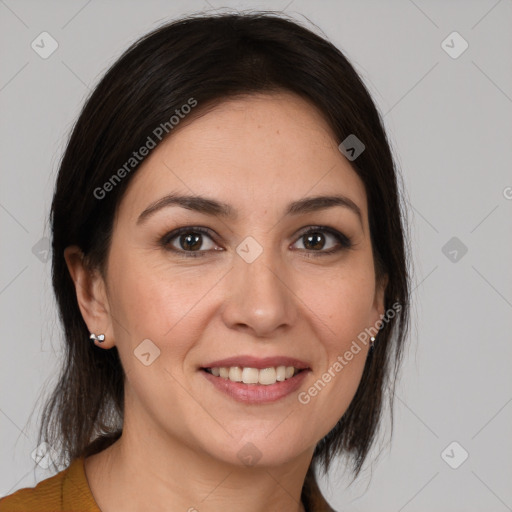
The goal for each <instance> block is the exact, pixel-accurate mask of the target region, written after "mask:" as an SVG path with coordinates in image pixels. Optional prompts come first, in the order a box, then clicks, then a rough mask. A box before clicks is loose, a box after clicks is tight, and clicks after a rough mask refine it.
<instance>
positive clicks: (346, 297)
mask: <svg viewBox="0 0 512 512" xmlns="http://www.w3.org/2000/svg"><path fill="white" fill-rule="evenodd" d="M374 280H375V277H374V274H373V270H372V267H369V266H368V265H364V264H360V265H350V266H349V265H347V266H345V267H340V268H338V269H333V271H332V272H330V273H324V274H323V275H320V274H318V275H317V276H316V279H315V278H314V277H311V276H310V277H309V278H308V280H306V281H303V284H302V286H301V289H300V290H299V292H298V295H299V297H301V298H302V297H304V299H303V300H304V303H305V305H306V306H307V310H310V311H311V313H310V314H309V317H310V319H311V321H312V322H313V323H314V324H315V325H316V326H317V327H318V337H319V339H321V340H323V343H324V345H325V346H326V348H327V350H328V352H329V354H330V358H331V359H332V357H333V354H332V353H333V352H335V353H336V355H337V354H338V353H340V352H344V351H345V350H346V347H348V346H350V344H351V342H352V340H354V339H357V336H358V335H359V334H360V333H361V332H363V331H364V329H365V328H367V327H370V324H369V322H370V318H371V314H372V310H373V304H374V294H375V283H374Z"/></svg>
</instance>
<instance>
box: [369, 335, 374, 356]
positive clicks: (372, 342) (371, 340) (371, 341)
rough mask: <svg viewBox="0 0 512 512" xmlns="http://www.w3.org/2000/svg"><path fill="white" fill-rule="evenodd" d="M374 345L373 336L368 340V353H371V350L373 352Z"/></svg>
mask: <svg viewBox="0 0 512 512" xmlns="http://www.w3.org/2000/svg"><path fill="white" fill-rule="evenodd" d="M374 343H375V336H372V337H371V338H370V352H373V350H374V347H373V344H374Z"/></svg>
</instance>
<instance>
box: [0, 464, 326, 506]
mask: <svg viewBox="0 0 512 512" xmlns="http://www.w3.org/2000/svg"><path fill="white" fill-rule="evenodd" d="M304 486H305V489H306V493H305V495H304V496H303V502H304V506H305V507H306V510H307V512H335V511H334V510H333V509H332V508H331V507H330V506H329V505H328V503H327V502H326V501H325V500H324V498H323V496H322V494H321V492H320V490H319V488H318V486H317V485H316V482H312V481H310V480H309V479H308V478H307V477H306V481H305V484H304ZM0 512H101V510H100V509H99V507H98V505H97V504H96V502H95V501H94V497H93V495H92V493H91V489H90V487H89V484H88V482H87V478H86V476H85V470H84V457H80V458H77V459H75V460H74V461H73V462H71V464H70V465H69V467H68V468H66V469H64V470H62V471H61V472H59V473H57V474H56V475H54V476H52V477H50V478H47V479H46V480H42V481H41V482H39V483H38V484H37V485H36V486H35V487H25V488H23V489H18V490H17V491H15V492H14V493H12V494H9V495H8V496H6V497H5V498H2V499H0Z"/></svg>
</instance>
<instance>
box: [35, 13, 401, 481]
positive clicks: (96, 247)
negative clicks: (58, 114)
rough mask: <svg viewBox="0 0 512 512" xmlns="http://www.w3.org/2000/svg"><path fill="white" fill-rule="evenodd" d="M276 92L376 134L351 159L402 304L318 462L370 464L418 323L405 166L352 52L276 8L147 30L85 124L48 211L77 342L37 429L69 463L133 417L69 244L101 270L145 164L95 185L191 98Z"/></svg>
mask: <svg viewBox="0 0 512 512" xmlns="http://www.w3.org/2000/svg"><path fill="white" fill-rule="evenodd" d="M275 91H288V92H293V93H295V94H297V95H300V96H301V97H303V98H305V99H307V100H308V101H310V102H312V104H314V105H315V106H316V108H317V109H318V111H319V112H320V113H321V114H322V115H323V116H324V118H325V119H326V121H327V122H328V124H329V126H330V128H331V129H332V132H333V134H334V135H335V137H336V138H337V140H338V141H339V142H338V143H340V142H341V141H343V140H344V139H345V138H346V137H347V136H349V135H351V134H354V135H356V136H357V138H359V139H360V140H361V141H362V142H363V143H364V145H365V146H366V148H365V150H364V151H363V153H362V154H361V155H360V156H359V157H358V158H357V159H356V160H354V161H353V162H351V164H352V167H353V169H354V171H355V172H356V173H357V174H358V176H359V177H360V178H361V180H362V181H363V183H364V186H365V189H366V194H367V198H368V213H369V225H370V234H371V242H372V248H373V254H374V260H375V268H376V275H377V278H381V277H382V276H383V275H384V274H387V276H388V278H389V281H388V284H387V288H386V293H385V309H386V311H388V310H390V309H391V308H392V305H393V304H396V303H399V304H400V306H401V310H400V312H399V314H397V315H396V316H394V318H391V319H390V320H389V321H387V322H385V323H384V324H383V327H382V329H381V330H380V332H379V333H378V336H377V341H376V344H375V350H374V351H373V352H370V354H369V355H368V357H367V360H366V365H365V368H364V372H363V375H362V379H361V382H360V385H359V387H358V389H357V392H356V394H355V397H354V399H353V400H352V402H351V404H350V406H349V408H348V410H347V411H346V412H345V414H344V415H343V416H342V417H341V418H340V419H339V421H338V423H337V424H336V426H335V427H334V428H333V429H332V430H331V431H330V432H329V433H328V434H327V435H326V436H325V437H324V438H323V439H322V440H321V441H320V442H319V443H318V444H317V446H316V449H315V452H314V456H313V460H312V463H311V466H310V471H309V472H308V478H311V476H310V473H311V471H312V468H314V467H316V465H317V464H318V463H320V464H321V465H322V467H323V469H324V471H326V470H327V469H328V467H329V464H330V462H331V461H332V459H333V457H334V456H336V455H338V454H346V455H348V456H350V457H351V458H352V462H353V469H354V474H355V475H357V474H358V473H359V471H360V469H361V466H362V464H363V462H364V460H365V457H366V456H367V454H368V451H369V449H370V447H371V445H372V443H373V442H374V438H375V435H376V432H377V427H378V425H379V421H380V417H381V412H382V408H383V403H384V396H385V392H386V390H389V391H390V398H391V399H392V396H393V389H394V384H395V380H396V375H397V372H398V370H399V366H400V361H401V358H402V353H403V345H404V340H405V339H406V334H407V331H408V326H409V293H410V291H409V286H410V285H409V268H408V266H409V257H408V251H407V246H406V240H407V239H406V237H405V234H406V232H405V210H404V209H403V207H402V205H401V198H400V194H399V186H398V185H399V181H398V177H399V175H398V172H397V169H396V167H395V164H394V162H393V158H392V154H391V150H390V147H389V143H388V141H387V137H386V134H385V131H384V128H383V123H382V120H381V118H380V116H379V113H378V111H377V109H376V107H375V105H374V103H373V101H372V99H371V97H370V94H369V93H368V91H367V89H366V87H365V86H364V84H363V82H362V80H361V79H360V77H359V76H358V74H357V73H356V71H355V70H354V68H353V67H352V65H351V64H350V63H349V62H348V60H347V59H346V58H345V56H344V55H343V54H342V53H341V52H340V51H339V50H338V49H337V48H336V47H335V46H334V45H332V44H331V43H330V42H328V41H327V40H326V39H325V38H323V37H320V36H318V35H316V34H315V33H314V32H312V31H311V30H309V29H306V28H304V27H303V26H301V25H300V24H298V23H297V22H295V21H292V20H289V19H287V18H285V17H284V16H283V15H278V14H276V13H271V12H263V13H262V12H259V13H243V14H222V15H213V16H210V15H208V16H206V15H201V16H192V17H187V18H184V19H180V20H177V21H173V22H171V23H169V24H166V25H165V26H162V27H160V28H158V29H157V30H154V31H153V32H151V33H149V34H147V35H145V36H144V37H142V38H141V39H140V40H138V41H137V42H135V43H134V44H133V45H132V46H131V47H130V48H129V49H128V50H127V51H126V52H125V53H124V54H123V55H122V56H121V57H120V58H119V59H118V60H117V61H116V62H115V63H114V65H113V66H112V67H111V68H110V69H109V70H108V72H107V73H106V74H105V76H104V77H103V78H102V79H101V81H100V82H99V84H98V85H97V87H96V88H95V90H94V91H93V92H92V94H91V95H90V97H89V98H88V100H87V102H86V104H85V106H84V108H83V110H82V112H81V114H80V116H79V118H78V120H77V122H76V124H75V126H74V129H73V131H72V133H71V136H70V139H69V141H68V144H67V147H66V150H65V153H64V155H63V158H62V161H61V164H60V169H59V173H58V177H57V182H56V187H55V192H54V196H53V202H52V207H51V215H50V222H51V228H52V237H53V238H52V249H53V254H52V282H53V287H54V290H55V295H56V298H57V304H58V308H59V314H60V319H61V321H62V324H63V326H64V334H65V348H66V352H65V359H64V361H63V365H62V370H61V374H60V376H59V381H58V384H57V386H56V388H55V389H54V391H53V394H52V396H51V397H50V398H49V400H48V401H47V403H46V405H45V407H44V410H43V416H42V423H41V428H40V432H39V442H41V441H46V442H48V443H49V444H50V445H51V446H53V447H54V448H56V449H57V447H58V452H59V453H60V454H61V459H60V463H59V464H60V465H62V463H63V461H68V462H69V461H71V460H74V459H75V458H77V457H80V456H88V455H91V454H93V453H97V452H99V451H101V450H103V449H104V448H106V447H107V446H108V445H110V444H111V443H113V442H114V441H115V440H116V439H118V438H119V436H120V434H121V430H122V424H123V407H124V404H123V398H124V397H123V392H124V373H123V368H122V366H121V362H120V358H119V355H118V352H117V349H116V348H115V347H114V348H112V349H111V350H103V349H100V348H98V347H96V346H95V345H94V344H93V343H91V342H90V340H89V331H88V329H87V326H86V324H85V322H84V320H83V318H82V315H81V313H80V310H79V307H78V303H77V298H76V293H75V287H74V284H73V281H72V280H71V277H70V275H69V272H68V269H67V267H66V263H65V260H64V257H63V251H64V249H65V248H66V247H68V246H70V245H75V244H76V245H78V246H79V247H80V248H81V249H82V251H83V252H84V254H85V256H86V258H87V261H88V262H89V264H90V265H91V267H92V268H97V269H99V270H100V271H101V272H104V269H105V264H106V260H107V258H108V251H109V245H110V240H111V234H112V226H113V219H114V215H115V213H116V208H117V206H118V204H119V202H120V199H121V197H122V196H123V192H124V191H125V189H126V187H127V186H128V184H129V182H130V180H131V178H133V176H134V174H135V172H136V171H137V168H138V166H134V167H133V169H132V170H131V172H129V173H127V174H126V176H125V177H124V178H123V179H122V180H120V181H119V183H117V184H116V186H114V187H112V189H111V191H109V194H108V199H105V200H101V199H98V198H97V194H95V190H97V189H98V187H100V188H101V187H103V186H104V184H105V183H106V182H108V181H109V179H110V178H111V177H112V175H113V174H114V173H115V172H116V171H117V170H118V169H119V168H121V167H122V166H123V165H124V164H125V163H126V162H127V161H128V160H129V159H130V157H131V156H132V153H133V151H135V150H137V149H138V148H140V147H141V146H143V145H144V144H145V143H146V141H147V138H148V136H149V135H150V134H152V133H153V131H154V130H155V127H158V126H160V125H162V123H166V122H168V121H169V119H170V118H171V116H173V115H174V114H175V112H176V110H177V109H180V108H181V107H182V105H184V104H186V103H187V102H188V101H189V99H190V98H194V100H195V101H197V107H195V113H194V114H192V115H196V114H197V113H198V112H201V109H202V108H205V107H206V106H207V105H212V104H216V103H219V102H221V101H223V100H225V99H226V98H229V97H233V96H237V95H243V94H254V93H259V92H270V93H271V92H275ZM169 136H172V131H170V132H169ZM162 140H165V139H164V138H163V139H162ZM393 363H394V364H393ZM391 405H392V403H391ZM64 463H65V462H64Z"/></svg>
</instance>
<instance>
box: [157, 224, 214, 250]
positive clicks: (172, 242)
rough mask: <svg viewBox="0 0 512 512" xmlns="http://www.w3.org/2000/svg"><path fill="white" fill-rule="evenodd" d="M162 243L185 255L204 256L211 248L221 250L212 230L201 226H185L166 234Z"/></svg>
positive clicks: (165, 246)
mask: <svg viewBox="0 0 512 512" xmlns="http://www.w3.org/2000/svg"><path fill="white" fill-rule="evenodd" d="M160 243H161V245H162V246H163V247H164V248H165V249H166V250H169V251H172V252H175V253H179V254H180V255H181V256H184V257H197V256H204V255H205V254H206V253H207V252H209V251H210V250H211V249H216V250H219V248H218V247H217V245H216V244H215V243H214V241H213V240H212V234H211V232H210V230H208V229H206V228H200V227H184V228H180V229H176V230H174V231H172V232H171V233H168V234H167V235H165V236H164V237H163V238H162V239H161V241H160Z"/></svg>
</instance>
